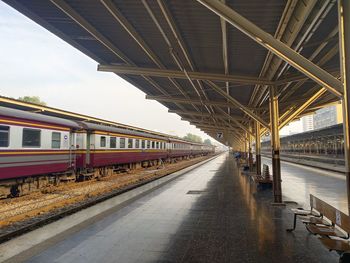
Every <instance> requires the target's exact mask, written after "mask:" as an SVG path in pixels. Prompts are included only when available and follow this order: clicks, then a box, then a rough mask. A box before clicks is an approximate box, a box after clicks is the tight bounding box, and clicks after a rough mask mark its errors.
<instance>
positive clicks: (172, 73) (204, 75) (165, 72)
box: [97, 65, 274, 85]
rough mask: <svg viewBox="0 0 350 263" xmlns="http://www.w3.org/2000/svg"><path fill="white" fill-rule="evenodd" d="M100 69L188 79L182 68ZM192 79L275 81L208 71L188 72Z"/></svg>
mask: <svg viewBox="0 0 350 263" xmlns="http://www.w3.org/2000/svg"><path fill="white" fill-rule="evenodd" d="M97 70H98V71H105V72H114V73H117V74H130V75H145V76H153V77H163V78H169V77H171V78H179V79H187V76H186V74H185V73H184V72H183V71H180V70H169V69H156V68H143V67H131V66H125V65H98V67H97ZM187 74H188V76H189V77H190V78H191V79H197V80H213V81H222V82H226V81H229V82H232V83H239V84H246V85H252V84H261V85H273V84H274V82H273V81H268V80H265V79H259V78H256V77H250V76H243V75H225V74H216V73H208V72H194V71H192V72H189V71H188V72H187Z"/></svg>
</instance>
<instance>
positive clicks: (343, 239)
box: [287, 195, 350, 253]
mask: <svg viewBox="0 0 350 263" xmlns="http://www.w3.org/2000/svg"><path fill="white" fill-rule="evenodd" d="M310 207H311V209H310V210H303V209H300V208H299V209H292V211H293V213H294V225H293V228H292V229H287V231H293V230H294V229H295V225H296V218H297V217H300V219H301V220H302V222H303V223H304V224H305V225H306V229H307V230H308V231H309V232H310V233H312V234H314V235H318V236H319V240H320V241H321V242H322V244H323V245H324V246H325V247H326V248H327V249H329V250H335V251H337V252H338V253H343V252H344V251H350V244H349V241H348V239H349V233H350V217H349V216H348V215H346V214H344V213H343V212H341V211H340V210H338V209H336V208H334V207H333V206H331V205H330V204H328V203H326V202H324V201H322V200H321V199H319V198H317V197H316V196H314V195H310Z"/></svg>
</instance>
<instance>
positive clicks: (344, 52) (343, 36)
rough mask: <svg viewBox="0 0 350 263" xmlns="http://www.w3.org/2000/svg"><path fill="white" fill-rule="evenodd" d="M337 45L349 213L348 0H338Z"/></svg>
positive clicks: (349, 58) (349, 85) (349, 29)
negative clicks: (341, 89)
mask: <svg viewBox="0 0 350 263" xmlns="http://www.w3.org/2000/svg"><path fill="white" fill-rule="evenodd" d="M338 21H339V24H338V25H339V47H340V68H341V80H342V83H343V87H344V96H343V99H342V106H343V130H344V131H343V133H344V153H345V175H346V190H347V196H348V213H350V1H349V0H338Z"/></svg>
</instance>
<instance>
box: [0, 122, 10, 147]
mask: <svg viewBox="0 0 350 263" xmlns="http://www.w3.org/2000/svg"><path fill="white" fill-rule="evenodd" d="M9 135H10V127H9V126H0V147H8V146H9V138H10V136H9Z"/></svg>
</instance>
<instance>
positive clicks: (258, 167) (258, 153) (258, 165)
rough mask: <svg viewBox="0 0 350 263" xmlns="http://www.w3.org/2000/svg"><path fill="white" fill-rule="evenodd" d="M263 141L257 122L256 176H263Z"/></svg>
mask: <svg viewBox="0 0 350 263" xmlns="http://www.w3.org/2000/svg"><path fill="white" fill-rule="evenodd" d="M260 149H261V141H260V123H259V122H257V121H256V122H255V159H256V163H255V166H256V174H257V175H261V150H260Z"/></svg>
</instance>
